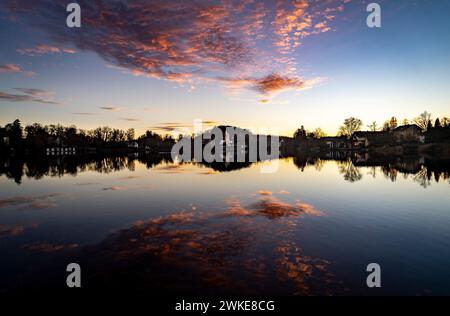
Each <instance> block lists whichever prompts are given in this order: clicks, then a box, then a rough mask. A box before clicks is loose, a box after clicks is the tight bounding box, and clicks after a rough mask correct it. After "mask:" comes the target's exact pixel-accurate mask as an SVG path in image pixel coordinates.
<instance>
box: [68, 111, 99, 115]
mask: <svg viewBox="0 0 450 316" xmlns="http://www.w3.org/2000/svg"><path fill="white" fill-rule="evenodd" d="M72 114H74V115H95V113H92V112H72Z"/></svg>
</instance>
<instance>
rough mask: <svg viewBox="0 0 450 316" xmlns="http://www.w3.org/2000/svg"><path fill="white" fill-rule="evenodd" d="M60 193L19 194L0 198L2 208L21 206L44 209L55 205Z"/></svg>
mask: <svg viewBox="0 0 450 316" xmlns="http://www.w3.org/2000/svg"><path fill="white" fill-rule="evenodd" d="M57 196H58V194H47V195H43V196H17V197H13V198H7V199H2V200H0V208H3V207H10V206H20V207H22V208H24V209H44V208H51V207H55V206H56V203H55V198H56V197H57Z"/></svg>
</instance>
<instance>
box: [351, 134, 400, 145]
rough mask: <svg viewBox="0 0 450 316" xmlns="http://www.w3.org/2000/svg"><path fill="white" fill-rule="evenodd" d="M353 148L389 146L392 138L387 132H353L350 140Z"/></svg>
mask: <svg viewBox="0 0 450 316" xmlns="http://www.w3.org/2000/svg"><path fill="white" fill-rule="evenodd" d="M351 142H352V147H353V148H367V147H371V146H382V145H386V144H390V143H391V142H392V137H391V135H390V133H389V132H384V131H381V132H378V131H375V132H370V131H367V132H355V133H353V135H352V138H351Z"/></svg>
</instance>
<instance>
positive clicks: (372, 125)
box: [367, 121, 378, 132]
mask: <svg viewBox="0 0 450 316" xmlns="http://www.w3.org/2000/svg"><path fill="white" fill-rule="evenodd" d="M367 127H368V128H369V131H371V132H376V131H377V130H378V125H377V122H375V121H373V122H372V124H370V125H367Z"/></svg>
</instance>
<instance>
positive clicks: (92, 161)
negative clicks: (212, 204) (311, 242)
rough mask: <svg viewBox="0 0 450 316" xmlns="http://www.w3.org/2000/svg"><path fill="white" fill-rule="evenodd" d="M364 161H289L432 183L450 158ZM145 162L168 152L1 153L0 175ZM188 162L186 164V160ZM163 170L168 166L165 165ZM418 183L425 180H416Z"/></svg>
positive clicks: (231, 166)
mask: <svg viewBox="0 0 450 316" xmlns="http://www.w3.org/2000/svg"><path fill="white" fill-rule="evenodd" d="M364 158H365V159H367V160H361V159H362V158H361V157H359V158H358V157H357V158H355V159H351V158H348V159H346V160H333V159H326V158H323V157H322V156H308V155H297V156H294V157H292V162H293V163H294V165H295V166H297V168H298V169H299V170H301V171H303V170H304V169H305V168H307V167H310V166H312V167H314V168H315V169H316V170H317V171H318V172H320V171H321V170H322V169H323V167H324V165H325V164H326V163H327V162H328V161H330V160H332V161H336V163H337V166H338V170H339V172H340V173H341V174H342V175H343V176H344V179H345V180H346V181H349V182H356V181H359V180H361V179H362V176H363V175H362V173H361V171H360V167H370V170H369V171H368V173H367V174H369V175H371V176H372V177H373V178H375V177H376V175H377V169H379V170H380V171H381V173H382V174H383V175H384V176H385V177H386V179H390V180H391V181H396V180H397V177H398V175H399V173H400V174H402V175H403V177H404V178H405V179H407V178H408V175H413V176H415V178H416V179H423V177H424V176H423V172H424V171H423V168H426V170H427V171H426V178H427V180H428V183H427V184H426V187H428V186H429V185H430V184H431V179H432V178H434V180H435V182H439V181H447V180H448V179H449V174H450V162H449V161H445V160H444V161H435V160H430V159H424V158H421V157H391V158H389V157H372V158H370V156H365V157H364ZM137 161H139V162H140V163H142V164H144V165H146V167H147V168H148V169H150V168H153V167H155V166H156V165H161V164H172V162H173V161H172V159H171V157H170V154H156V153H155V154H144V153H139V154H138V153H135V154H129V155H111V154H109V155H80V156H60V157H46V156H6V157H5V156H1V155H0V176H1V175H5V176H6V177H7V178H9V179H13V180H14V181H15V182H16V183H18V184H20V183H21V181H22V177H23V176H26V177H29V178H34V179H41V178H42V177H44V176H50V177H62V176H64V175H66V174H68V175H77V174H78V173H80V172H86V171H95V172H100V173H112V172H116V171H120V170H124V169H127V170H130V171H134V170H135V167H136V162H137ZM187 164H189V163H187ZM193 164H195V165H196V166H198V167H204V168H205V169H208V170H207V171H205V172H204V174H210V173H214V172H227V171H232V170H239V169H243V168H249V167H251V166H252V163H251V162H228V163H219V162H217V163H204V162H194V163H193ZM164 168H166V169H169V168H171V166H166V167H164ZM415 181H417V182H419V183H421V185H424V184H425V183H426V181H424V180H420V181H419V180H415Z"/></svg>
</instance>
